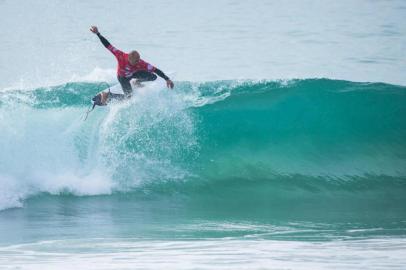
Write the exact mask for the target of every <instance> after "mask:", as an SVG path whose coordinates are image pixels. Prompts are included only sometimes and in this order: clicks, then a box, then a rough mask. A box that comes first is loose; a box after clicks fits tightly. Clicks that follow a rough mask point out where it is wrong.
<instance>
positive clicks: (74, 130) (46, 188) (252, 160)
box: [0, 79, 406, 211]
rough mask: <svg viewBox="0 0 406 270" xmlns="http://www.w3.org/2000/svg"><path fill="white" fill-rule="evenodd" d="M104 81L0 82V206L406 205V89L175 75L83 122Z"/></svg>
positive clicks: (318, 80) (378, 85)
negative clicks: (50, 199) (150, 199)
mask: <svg viewBox="0 0 406 270" xmlns="http://www.w3.org/2000/svg"><path fill="white" fill-rule="evenodd" d="M105 87H106V85H105V84H97V83H81V82H78V83H69V84H65V85H61V86H55V87H52V88H40V89H35V90H32V91H19V90H14V91H6V92H0V130H1V132H0V147H1V153H0V185H1V187H2V188H1V189H0V209H6V208H10V207H19V206H21V205H22V202H23V201H24V200H25V199H26V198H28V197H31V196H35V195H38V194H43V193H50V194H57V195H64V194H69V195H70V194H73V195H78V196H81V195H101V194H111V195H112V196H120V194H135V196H136V194H142V196H152V195H154V194H155V195H164V196H166V195H171V196H178V195H179V196H188V197H195V198H204V199H203V201H205V202H209V201H215V200H216V199H219V198H221V200H222V202H224V201H226V202H227V201H235V200H243V201H244V202H250V203H252V204H255V203H259V204H260V205H262V204H265V205H267V204H272V205H273V206H274V207H275V205H278V204H280V205H284V204H285V203H287V202H289V201H290V202H292V201H295V202H297V203H298V204H303V203H308V202H309V201H310V202H311V201H312V200H319V199H323V200H324V201H329V202H332V203H334V204H337V205H343V204H352V203H358V204H359V202H364V203H366V204H370V205H381V206H383V205H384V204H385V203H389V204H393V205H397V209H398V210H399V211H404V210H405V209H403V208H404V206H402V205H406V199H405V198H406V118H405V115H406V87H402V86H395V85H389V84H384V83H357V82H349V81H336V80H329V79H306V80H290V81H215V82H203V83H191V82H179V83H178V84H177V87H176V89H175V90H174V91H168V90H163V89H160V88H157V87H155V88H153V89H149V90H148V89H144V90H143V89H141V90H140V93H138V94H136V95H135V97H134V98H133V99H132V100H130V101H128V102H124V103H121V104H111V105H110V106H108V107H103V108H100V107H98V108H96V109H95V111H93V112H92V113H91V114H90V115H89V118H88V119H87V120H86V121H83V114H84V112H85V111H86V109H87V108H88V106H89V105H90V102H89V100H90V98H91V97H92V96H93V95H94V94H95V93H97V92H98V91H100V90H102V89H104V88H105ZM151 194H152V195H151ZM357 194H363V195H362V196H358V195H357ZM359 197H362V199H360V198H359ZM196 200H197V199H196ZM312 205H316V204H315V203H314V204H312ZM231 206H232V203H231V204H230V207H231ZM320 207H322V206H320ZM395 208H396V207H395Z"/></svg>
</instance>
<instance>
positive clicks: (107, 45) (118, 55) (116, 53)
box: [90, 26, 124, 60]
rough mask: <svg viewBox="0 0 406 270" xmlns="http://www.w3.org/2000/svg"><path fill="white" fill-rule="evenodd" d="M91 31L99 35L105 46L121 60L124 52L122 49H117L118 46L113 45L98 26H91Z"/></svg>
mask: <svg viewBox="0 0 406 270" xmlns="http://www.w3.org/2000/svg"><path fill="white" fill-rule="evenodd" d="M90 31H91V32H92V33H94V34H96V35H97V36H98V37H99V39H100V41H101V43H102V44H103V46H104V47H106V48H107V50H109V51H110V52H111V53H112V54H114V56H115V57H116V58H117V60H119V58H121V57H123V55H124V53H123V52H122V51H120V50H119V49H117V48H116V47H114V46H113V45H111V44H110V42H109V41H108V40H107V39H106V38H105V37H103V36H102V35H101V34H100V32H99V29H98V28H97V26H92V27H90Z"/></svg>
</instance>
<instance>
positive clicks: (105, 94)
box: [101, 92, 109, 105]
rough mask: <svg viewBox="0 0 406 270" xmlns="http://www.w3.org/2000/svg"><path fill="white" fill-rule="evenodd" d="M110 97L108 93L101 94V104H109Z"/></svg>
mask: <svg viewBox="0 0 406 270" xmlns="http://www.w3.org/2000/svg"><path fill="white" fill-rule="evenodd" d="M108 97H109V93H107V92H101V103H102V104H103V105H106V104H107V98H108Z"/></svg>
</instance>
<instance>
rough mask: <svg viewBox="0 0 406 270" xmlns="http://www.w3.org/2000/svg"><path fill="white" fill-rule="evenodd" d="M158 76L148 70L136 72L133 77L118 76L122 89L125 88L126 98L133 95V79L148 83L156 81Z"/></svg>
mask: <svg viewBox="0 0 406 270" xmlns="http://www.w3.org/2000/svg"><path fill="white" fill-rule="evenodd" d="M156 78H157V76H156V75H155V74H154V73H152V72H148V71H146V70H140V71H137V72H134V73H133V75H132V76H131V77H128V78H127V77H121V76H117V79H118V81H119V82H120V84H121V87H122V88H123V92H124V94H125V95H126V96H131V93H132V87H131V84H130V80H131V79H137V81H138V82H146V81H155V80H156Z"/></svg>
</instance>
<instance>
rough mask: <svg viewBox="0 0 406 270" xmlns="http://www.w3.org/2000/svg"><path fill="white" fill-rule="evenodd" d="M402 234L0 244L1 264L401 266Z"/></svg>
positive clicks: (404, 255) (405, 255)
mask: <svg viewBox="0 0 406 270" xmlns="http://www.w3.org/2000/svg"><path fill="white" fill-rule="evenodd" d="M405 250H406V242H405V239H403V238H386V239H369V240H358V241H357V240H351V241H331V242H298V241H272V240H256V241H255V240H238V239H217V240H214V239H208V240H193V239H191V240H186V241H185V240H177V241H163V240H137V239H126V240H122V239H80V240H57V241H44V242H38V243H30V244H21V245H12V246H3V247H1V248H0V254H1V255H0V265H2V266H3V267H5V268H6V269H8V268H10V269H14V268H18V267H22V268H23V269H41V270H42V269H90V268H91V269H244V270H245V269H403V268H404V265H405V264H406V251H405Z"/></svg>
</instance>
